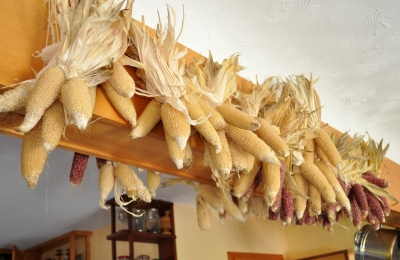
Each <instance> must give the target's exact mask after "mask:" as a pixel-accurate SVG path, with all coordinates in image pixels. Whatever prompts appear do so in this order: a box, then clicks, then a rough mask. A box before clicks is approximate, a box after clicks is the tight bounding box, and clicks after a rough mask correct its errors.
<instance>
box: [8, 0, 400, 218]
mask: <svg viewBox="0 0 400 260" xmlns="http://www.w3.org/2000/svg"><path fill="white" fill-rule="evenodd" d="M0 5H1V6H2V8H1V9H0V17H2V19H0V35H1V36H2V37H0V85H10V84H14V83H17V82H19V81H23V80H27V79H30V78H33V77H34V73H33V71H32V69H33V70H35V71H40V69H41V68H42V67H43V63H42V62H41V61H40V60H38V59H36V58H34V57H32V54H33V53H34V52H35V51H40V50H41V49H42V48H43V47H44V46H45V40H46V19H47V7H46V6H45V5H43V4H42V2H40V1H29V0H20V1H7V0H0ZM179 48H181V49H183V48H184V46H182V45H179ZM192 57H195V58H196V59H200V58H201V55H200V54H198V53H196V52H194V51H193V50H191V49H188V54H187V55H186V57H185V58H186V60H187V61H191V59H192ZM130 72H131V75H132V76H133V77H134V78H135V79H136V80H138V79H137V78H136V76H135V72H134V71H132V70H131V71H130ZM251 87H252V84H251V82H249V81H247V80H245V79H243V78H240V77H238V88H240V89H241V90H242V91H245V92H248V91H249V90H250V89H251ZM133 102H134V104H135V108H136V110H137V113H138V115H140V114H141V112H142V111H143V110H144V108H145V106H146V104H147V103H148V102H149V99H148V98H145V97H140V96H138V95H135V96H134V97H133ZM22 118H23V117H22V115H20V114H7V115H5V116H3V117H2V119H1V121H0V133H2V134H6V135H10V136H14V137H18V138H21V137H22V135H21V134H20V133H17V132H15V131H14V127H16V126H17V125H19V124H20V122H21V121H22ZM130 128H131V127H130V125H129V123H128V122H126V121H125V120H124V119H123V118H122V117H121V116H120V115H119V114H118V113H117V112H116V111H115V109H114V108H113V107H112V106H111V104H110V102H109V100H108V98H107V97H106V95H105V94H104V92H103V90H102V89H98V91H97V98H96V107H95V109H94V116H93V120H92V122H91V124H90V126H89V127H88V130H87V131H84V132H82V131H79V130H77V129H76V128H75V127H73V126H71V127H68V129H67V132H66V135H67V138H68V140H63V141H61V143H60V145H59V147H60V148H63V149H67V150H71V151H78V152H81V153H85V154H89V155H92V156H96V157H101V158H104V159H107V160H112V161H119V162H123V163H127V164H129V165H134V166H137V167H140V168H145V169H151V170H155V171H159V172H163V173H168V174H171V175H175V176H179V177H184V178H189V179H192V180H196V181H199V182H203V183H209V184H212V183H214V181H213V180H212V179H211V171H210V169H209V168H208V167H205V166H204V165H203V146H202V142H201V140H200V139H199V137H198V136H194V137H192V138H191V139H190V144H191V146H192V148H193V153H194V164H193V165H192V166H191V167H188V168H185V169H183V170H178V169H176V167H175V165H174V164H173V163H172V162H171V160H170V159H169V156H168V154H167V152H166V151H167V149H166V145H165V140H164V132H163V129H162V125H161V123H160V124H159V125H157V127H156V128H155V129H154V130H153V131H152V132H151V133H150V134H149V135H148V136H147V137H144V138H141V139H139V140H136V141H133V140H131V139H130V138H129V132H130ZM332 130H334V129H332ZM334 131H336V132H338V131H337V130H334ZM398 172H400V165H399V164H397V163H395V162H393V161H391V160H389V159H387V158H385V160H384V172H383V174H382V177H383V178H385V179H388V180H389V181H390V182H391V183H392V187H391V188H390V189H389V191H390V192H391V193H392V194H393V195H394V196H395V197H397V198H400V189H398V187H399V185H400V183H398V181H397V178H396V176H395V174H397V173H398ZM392 209H394V210H397V211H400V205H392Z"/></svg>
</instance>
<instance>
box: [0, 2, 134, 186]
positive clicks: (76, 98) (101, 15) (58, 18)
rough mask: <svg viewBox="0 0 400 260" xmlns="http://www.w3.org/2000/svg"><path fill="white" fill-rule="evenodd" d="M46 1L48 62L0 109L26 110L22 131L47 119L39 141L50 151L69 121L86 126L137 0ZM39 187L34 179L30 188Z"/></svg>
mask: <svg viewBox="0 0 400 260" xmlns="http://www.w3.org/2000/svg"><path fill="white" fill-rule="evenodd" d="M48 2H49V5H50V6H49V19H48V23H49V25H48V29H49V35H52V36H53V39H52V41H51V45H49V46H47V47H45V48H44V49H43V50H42V51H41V53H40V54H39V55H38V57H41V58H42V59H43V61H45V63H46V66H45V67H44V68H43V69H42V70H41V71H40V72H39V73H38V74H37V76H36V78H35V79H33V80H28V81H26V82H22V83H20V84H18V85H17V87H15V88H14V89H11V90H8V91H6V92H5V93H4V94H3V95H1V97H0V109H1V112H10V111H16V110H19V109H23V108H25V117H24V120H23V122H22V124H21V125H19V126H18V127H16V131H19V132H23V133H28V132H29V131H30V130H31V129H33V128H34V126H35V125H36V124H37V123H38V122H39V120H40V119H41V118H43V123H42V124H41V129H42V138H41V141H42V145H43V146H44V148H45V150H46V151H47V152H48V153H49V152H51V151H52V150H53V149H54V148H55V147H56V146H57V145H58V142H59V141H60V139H61V136H62V134H63V132H64V130H65V126H66V124H67V123H72V124H75V125H76V126H77V127H78V128H79V129H81V130H84V129H85V128H86V126H87V123H88V121H89V119H90V118H91V117H92V111H93V109H94V105H95V94H96V85H97V84H99V83H102V82H104V81H105V80H107V79H108V78H109V77H110V73H111V72H110V71H111V69H110V66H109V65H110V64H112V62H113V61H114V60H115V61H117V60H118V59H119V58H120V57H121V56H122V55H123V54H124V52H125V50H126V48H127V35H128V28H129V25H130V20H131V8H132V4H133V0H128V1H127V4H126V9H124V10H123V11H120V10H121V8H122V6H123V4H124V3H125V1H119V2H117V1H115V0H107V1H94V2H93V1H87V0H83V1H79V2H78V1H56V0H52V1H48ZM120 14H122V15H120ZM58 32H59V34H58ZM58 35H59V36H60V37H58ZM60 96H61V98H60V100H61V103H60V101H59V100H58V99H59V97H60ZM64 111H65V114H66V115H67V117H68V120H67V122H66V120H65V119H64ZM134 121H135V120H132V122H134ZM23 149H24V148H23ZM22 153H23V154H26V152H25V151H23V152H22ZM46 157H47V155H46ZM23 158H26V156H23ZM22 164H24V162H22ZM42 170H43V169H42ZM35 171H39V169H36V170H35ZM35 185H36V183H32V182H31V181H30V183H29V186H30V187H34V186H35Z"/></svg>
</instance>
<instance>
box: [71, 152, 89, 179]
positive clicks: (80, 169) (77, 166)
mask: <svg viewBox="0 0 400 260" xmlns="http://www.w3.org/2000/svg"><path fill="white" fill-rule="evenodd" d="M88 160H89V155H86V154H81V153H78V152H74V158H73V159H72V165H71V171H70V173H69V182H70V183H71V184H72V185H73V186H78V185H79V184H81V182H82V180H83V176H84V174H85V170H86V166H87V163H88Z"/></svg>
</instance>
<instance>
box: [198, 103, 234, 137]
mask: <svg viewBox="0 0 400 260" xmlns="http://www.w3.org/2000/svg"><path fill="white" fill-rule="evenodd" d="M198 103H199V105H200V107H201V109H202V110H203V111H204V113H205V114H206V115H207V116H209V118H208V120H210V123H211V124H212V125H213V127H214V128H215V130H217V131H218V130H224V129H225V127H226V126H227V124H226V122H225V120H224V117H223V116H222V115H221V114H220V113H219V112H218V111H217V110H216V109H215V108H213V107H212V106H211V105H210V104H208V103H207V101H206V100H205V99H204V98H199V99H198Z"/></svg>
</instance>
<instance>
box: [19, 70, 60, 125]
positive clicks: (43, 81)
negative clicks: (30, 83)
mask: <svg viewBox="0 0 400 260" xmlns="http://www.w3.org/2000/svg"><path fill="white" fill-rule="evenodd" d="M64 83H65V75H64V71H63V69H61V67H59V66H55V67H52V68H48V69H46V70H45V71H43V73H42V74H41V75H40V76H39V78H38V79H37V81H36V84H35V86H34V87H33V88H32V89H31V91H30V92H29V95H28V99H27V100H26V114H25V117H24V121H23V122H22V124H21V125H20V126H18V127H17V128H15V130H16V131H18V132H24V133H26V132H28V131H29V130H31V129H32V128H33V127H34V126H35V125H36V123H37V122H38V121H39V120H40V118H41V117H42V115H43V113H44V111H45V110H46V108H48V107H49V106H50V105H51V104H53V102H54V101H55V100H56V99H57V97H58V95H59V94H60V90H61V87H62V86H63V84H64Z"/></svg>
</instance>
